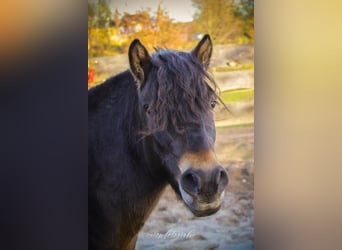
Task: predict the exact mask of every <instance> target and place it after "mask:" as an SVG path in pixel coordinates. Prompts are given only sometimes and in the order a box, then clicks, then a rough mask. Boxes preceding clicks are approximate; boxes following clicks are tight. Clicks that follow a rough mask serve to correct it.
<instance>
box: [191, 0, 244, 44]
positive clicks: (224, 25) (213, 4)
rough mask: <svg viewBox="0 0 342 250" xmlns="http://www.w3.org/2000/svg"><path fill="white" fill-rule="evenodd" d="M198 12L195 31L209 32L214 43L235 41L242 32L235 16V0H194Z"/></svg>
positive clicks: (195, 19)
mask: <svg viewBox="0 0 342 250" xmlns="http://www.w3.org/2000/svg"><path fill="white" fill-rule="evenodd" d="M192 2H193V4H194V6H195V7H196V8H197V12H196V13H195V16H194V23H193V25H194V31H195V32H196V33H202V34H203V33H208V34H210V36H211V37H212V39H213V41H214V43H219V44H220V43H229V42H233V41H234V39H236V38H237V37H238V36H239V34H240V33H241V30H240V26H239V23H238V20H237V19H236V18H235V11H236V8H235V5H234V0H192Z"/></svg>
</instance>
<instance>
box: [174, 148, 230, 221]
mask: <svg viewBox="0 0 342 250" xmlns="http://www.w3.org/2000/svg"><path fill="white" fill-rule="evenodd" d="M179 166H180V169H181V170H182V174H181V177H180V180H179V187H180V188H179V189H180V192H181V196H182V199H183V201H184V203H185V205H186V206H187V207H188V208H189V209H190V211H191V212H192V213H193V214H194V215H195V216H208V215H211V214H213V213H215V212H217V211H218V210H219V209H220V206H221V202H222V198H223V196H224V190H225V188H226V186H227V185H228V174H227V172H226V170H225V169H224V168H223V167H222V166H221V165H220V164H219V163H218V162H217V161H216V158H215V157H214V153H213V152H212V151H205V152H198V153H187V154H185V155H184V156H183V157H182V158H181V160H180V162H179Z"/></svg>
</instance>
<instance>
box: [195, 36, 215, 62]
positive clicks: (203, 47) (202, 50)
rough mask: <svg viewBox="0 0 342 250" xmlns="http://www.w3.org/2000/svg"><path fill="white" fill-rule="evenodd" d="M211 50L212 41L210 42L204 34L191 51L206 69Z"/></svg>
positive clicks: (208, 37)
mask: <svg viewBox="0 0 342 250" xmlns="http://www.w3.org/2000/svg"><path fill="white" fill-rule="evenodd" d="M212 52H213V43H212V42H211V39H210V36H209V35H208V34H206V35H205V36H204V37H203V38H202V40H201V41H200V42H199V43H198V44H197V46H196V48H194V49H193V50H192V51H191V53H192V54H194V55H195V56H196V57H197V59H198V60H199V61H200V62H201V63H202V64H203V66H204V68H205V69H208V67H209V63H210V58H211V54H212Z"/></svg>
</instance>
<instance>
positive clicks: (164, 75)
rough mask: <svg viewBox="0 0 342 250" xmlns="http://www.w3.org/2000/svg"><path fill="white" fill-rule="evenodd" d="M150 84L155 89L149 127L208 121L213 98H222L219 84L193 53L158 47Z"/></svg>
mask: <svg viewBox="0 0 342 250" xmlns="http://www.w3.org/2000/svg"><path fill="white" fill-rule="evenodd" d="M146 88H148V92H149V93H152V99H153V101H152V103H151V108H150V110H149V111H150V119H149V128H150V130H152V131H149V132H150V133H153V132H156V131H163V130H168V129H171V130H174V131H176V132H177V133H183V132H184V131H185V130H186V128H187V127H193V125H205V121H206V120H207V119H208V118H210V119H212V115H213V114H212V107H211V105H210V102H211V101H215V100H216V99H219V98H218V94H217V91H218V86H217V84H216V82H215V81H214V79H213V78H212V77H211V76H210V75H209V74H208V73H207V72H206V71H205V69H204V68H203V65H202V64H201V63H200V62H199V61H198V59H197V58H196V57H195V56H194V55H193V54H192V53H186V52H179V51H173V50H167V49H161V48H156V52H155V53H154V54H153V55H152V68H151V71H150V72H149V75H148V79H147V84H146Z"/></svg>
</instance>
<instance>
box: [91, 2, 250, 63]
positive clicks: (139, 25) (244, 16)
mask: <svg viewBox="0 0 342 250" xmlns="http://www.w3.org/2000/svg"><path fill="white" fill-rule="evenodd" d="M192 2H193V5H194V6H195V7H196V9H197V11H196V13H195V15H194V20H193V22H176V21H174V20H172V19H171V18H170V17H169V15H168V12H167V10H166V9H164V8H162V7H161V5H159V7H158V10H157V11H156V12H152V11H151V10H150V9H142V10H139V11H136V13H134V14H129V13H126V12H124V13H120V12H119V11H118V10H117V9H116V10H113V11H112V10H111V9H110V8H109V2H108V1H106V0H98V1H96V2H88V57H89V58H92V57H99V56H112V55H116V54H121V53H124V52H127V49H128V46H129V42H130V41H131V40H132V39H133V38H136V37H139V39H140V40H141V41H142V42H143V43H144V45H146V46H147V48H148V49H149V50H153V46H155V45H156V44H158V45H159V46H160V47H170V48H174V49H186V48H191V47H192V46H193V45H194V44H195V43H197V42H198V39H200V38H201V36H202V35H203V34H205V33H209V34H210V35H211V37H212V39H213V42H214V44H227V43H238V44H244V43H253V42H254V1H253V0H239V1H233V0H192Z"/></svg>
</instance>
